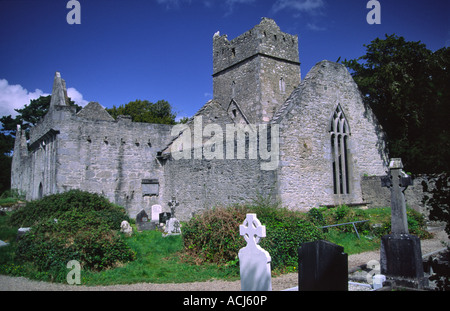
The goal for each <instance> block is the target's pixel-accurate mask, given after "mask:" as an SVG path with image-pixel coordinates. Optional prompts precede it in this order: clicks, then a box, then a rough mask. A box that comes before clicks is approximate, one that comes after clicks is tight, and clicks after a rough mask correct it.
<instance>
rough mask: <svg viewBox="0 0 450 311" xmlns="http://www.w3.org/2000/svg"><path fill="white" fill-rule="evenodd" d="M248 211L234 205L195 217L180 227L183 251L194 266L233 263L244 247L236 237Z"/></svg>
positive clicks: (242, 240) (241, 239) (241, 241)
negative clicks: (192, 260)
mask: <svg viewBox="0 0 450 311" xmlns="http://www.w3.org/2000/svg"><path fill="white" fill-rule="evenodd" d="M248 212H249V209H248V208H247V207H243V206H233V207H227V208H215V209H212V210H207V211H205V212H203V213H202V214H198V215H195V216H194V217H193V218H191V219H190V220H189V222H188V223H187V224H186V225H185V226H184V227H183V242H184V247H185V252H186V253H187V254H188V255H190V257H191V258H193V259H194V261H195V263H197V264H201V263H203V262H214V263H218V264H225V263H228V262H232V261H235V260H236V256H237V252H238V251H239V249H240V248H242V247H244V246H245V241H244V239H243V238H242V237H241V236H240V235H239V225H240V224H242V222H243V220H244V219H245V215H246V213H248Z"/></svg>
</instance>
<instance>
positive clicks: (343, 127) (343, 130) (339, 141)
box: [330, 105, 350, 194]
mask: <svg viewBox="0 0 450 311" xmlns="http://www.w3.org/2000/svg"><path fill="white" fill-rule="evenodd" d="M349 135H350V128H349V126H348V122H347V119H346V118H345V115H344V113H343V111H342V108H341V106H340V105H338V106H337V108H336V110H335V112H334V114H333V117H332V118H331V122H330V143H331V159H332V169H333V189H334V194H349V193H350V183H349V179H350V176H349V174H350V170H349V159H348V139H349Z"/></svg>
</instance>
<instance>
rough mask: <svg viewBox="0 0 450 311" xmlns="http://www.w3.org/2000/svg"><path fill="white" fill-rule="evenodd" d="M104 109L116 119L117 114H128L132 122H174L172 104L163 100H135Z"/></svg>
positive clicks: (174, 116)
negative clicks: (153, 101) (152, 101)
mask: <svg viewBox="0 0 450 311" xmlns="http://www.w3.org/2000/svg"><path fill="white" fill-rule="evenodd" d="M106 111H108V113H109V114H110V115H111V116H112V117H113V118H114V119H116V118H117V117H118V116H119V115H129V116H131V120H132V121H133V122H146V123H157V124H175V123H176V122H175V118H176V114H175V113H174V112H172V106H171V105H170V104H169V102H167V101H165V100H158V101H157V102H156V103H151V102H149V101H148V100H139V99H137V100H135V101H132V102H129V103H128V104H125V105H121V106H119V107H116V106H113V107H112V108H110V109H108V108H106Z"/></svg>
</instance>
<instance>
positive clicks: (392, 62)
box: [342, 34, 450, 173]
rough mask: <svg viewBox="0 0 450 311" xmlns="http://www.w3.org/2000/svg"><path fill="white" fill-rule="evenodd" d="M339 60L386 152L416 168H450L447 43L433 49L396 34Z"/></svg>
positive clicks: (425, 170) (449, 57)
mask: <svg viewBox="0 0 450 311" xmlns="http://www.w3.org/2000/svg"><path fill="white" fill-rule="evenodd" d="M364 46H365V47H366V54H365V55H363V56H361V57H359V58H357V59H352V60H345V61H343V62H342V63H343V64H344V65H345V66H347V67H348V68H349V69H350V72H351V73H352V76H353V78H354V80H355V82H356V83H357V84H358V87H359V89H360V91H361V93H362V95H363V98H364V101H365V102H366V103H367V104H369V106H370V107H371V108H372V110H373V112H374V113H375V115H376V116H377V118H378V120H379V122H380V124H381V125H382V126H383V129H384V130H385V132H386V134H387V136H388V141H387V143H388V148H389V153H390V157H400V158H402V161H403V163H404V164H405V168H406V169H407V170H409V171H413V172H415V173H434V172H436V173H437V172H441V171H449V161H448V159H449V158H450V126H449V122H448V120H449V117H450V88H449V81H450V48H442V49H439V50H437V51H435V52H433V51H430V50H429V49H427V48H426V46H425V44H423V43H421V42H420V41H419V42H409V41H405V39H404V38H403V37H398V36H396V35H395V34H393V35H386V38H385V39H379V38H377V39H375V40H373V41H372V42H371V43H370V44H368V45H364Z"/></svg>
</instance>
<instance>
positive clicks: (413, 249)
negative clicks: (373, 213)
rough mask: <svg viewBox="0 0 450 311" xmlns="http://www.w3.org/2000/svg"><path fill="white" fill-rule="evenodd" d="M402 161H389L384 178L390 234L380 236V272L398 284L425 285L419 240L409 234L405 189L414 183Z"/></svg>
mask: <svg viewBox="0 0 450 311" xmlns="http://www.w3.org/2000/svg"><path fill="white" fill-rule="evenodd" d="M402 168H403V164H402V160H401V159H399V158H393V159H391V161H390V162H389V173H388V175H387V176H384V177H382V179H381V183H382V186H384V187H388V188H389V189H390V190H391V232H392V233H391V234H388V235H385V236H383V237H381V249H380V265H381V273H382V274H384V275H386V276H387V278H388V279H389V280H390V281H393V282H394V283H396V284H398V285H404V286H410V287H415V288H423V287H425V286H426V285H427V284H428V280H427V279H426V277H424V270H423V262H422V249H421V246H420V239H419V238H418V237H417V236H414V235H411V234H409V231H408V220H407V214H406V202H405V196H404V191H405V190H406V188H407V187H408V186H409V185H412V180H411V178H410V177H409V176H408V175H406V174H405V173H404V172H403V171H402Z"/></svg>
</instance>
